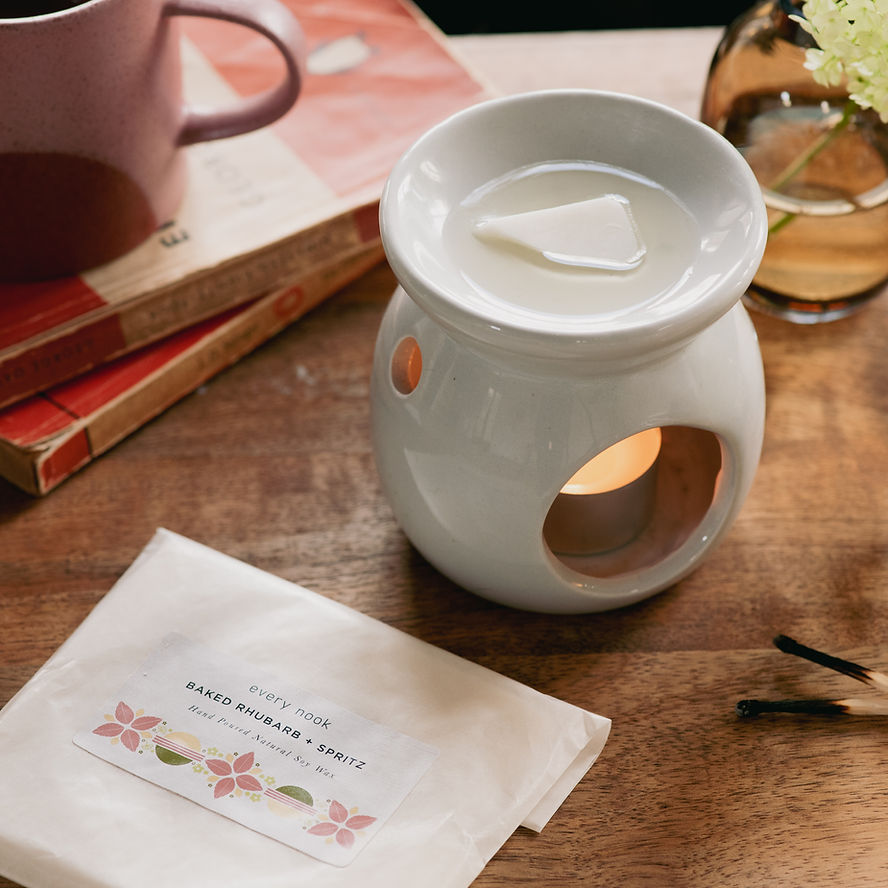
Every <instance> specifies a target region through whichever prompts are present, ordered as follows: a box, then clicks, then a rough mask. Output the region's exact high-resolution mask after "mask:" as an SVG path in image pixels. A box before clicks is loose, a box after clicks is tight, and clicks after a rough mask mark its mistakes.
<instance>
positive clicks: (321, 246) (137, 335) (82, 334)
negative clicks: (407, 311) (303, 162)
mask: <svg viewBox="0 0 888 888" xmlns="http://www.w3.org/2000/svg"><path fill="white" fill-rule="evenodd" d="M378 206H379V205H378V202H376V201H371V202H370V203H368V204H366V205H365V206H363V207H360V208H358V209H356V210H353V211H350V212H348V213H343V214H341V215H340V216H338V217H336V218H334V219H330V220H325V221H324V222H321V223H319V224H317V225H314V226H312V227H310V228H307V229H305V230H303V231H300V232H298V233H297V234H294V235H292V236H290V237H288V238H285V239H282V240H280V241H278V242H277V243H274V244H271V245H269V246H267V247H263V248H262V249H259V250H255V251H254V252H252V253H248V254H246V255H243V256H238V257H237V258H235V259H232V260H229V261H227V262H223V263H221V264H219V265H217V266H215V267H214V268H213V269H211V270H209V271H207V272H201V273H199V274H196V275H192V276H190V277H185V278H183V279H182V280H181V281H178V282H177V283H176V284H175V285H174V286H171V287H166V288H164V289H161V290H158V291H155V292H152V293H149V294H146V295H145V296H144V297H142V298H140V299H138V300H136V301H130V302H127V304H126V306H125V307H122V308H121V309H115V308H114V306H113V305H112V306H108V308H107V311H106V312H105V313H104V314H102V316H101V317H99V318H97V319H94V320H92V321H90V322H88V323H84V324H82V325H80V326H76V325H75V326H68V327H65V328H63V329H62V330H59V331H56V332H54V333H53V334H51V335H49V336H48V337H44V338H41V339H40V340H39V341H32V342H31V343H30V344H28V343H25V344H23V346H22V347H21V348H20V349H18V350H16V351H13V352H11V353H9V354H8V355H6V356H5V357H4V358H2V359H0V407H3V406H6V405H8V404H11V403H13V402H15V401H19V400H21V399H22V398H24V397H26V396H28V395H32V394H34V393H36V392H38V391H41V390H44V389H47V388H49V387H50V386H53V385H55V384H57V383H59V382H63V381H64V380H66V379H70V378H72V377H74V376H78V375H80V374H81V373H84V372H85V371H87V370H89V369H90V368H92V367H95V366H97V365H98V364H101V363H104V362H105V361H108V360H111V359H112V358H116V357H119V356H120V355H124V354H127V353H128V352H130V351H133V350H134V349H136V348H140V347H142V346H144V345H147V344H149V343H151V342H154V341H156V340H158V339H162V338H163V337H164V336H169V335H170V334H171V333H175V332H176V331H177V330H181V329H184V328H185V327H189V326H191V325H192V324H195V323H197V322H199V321H201V320H204V319H205V318H208V317H212V316H214V315H217V314H219V313H220V312H222V311H224V310H225V309H228V308H232V307H234V306H236V305H240V304H243V303H245V302H248V301H249V300H250V299H255V298H256V297H257V296H259V295H261V294H263V293H266V292H268V291H269V290H271V289H273V288H274V289H279V288H282V287H286V286H288V285H289V284H292V283H294V282H296V281H298V280H299V279H300V278H302V277H304V276H305V275H307V274H309V273H310V272H311V271H312V270H314V269H319V268H321V269H322V268H324V266H325V265H327V264H328V263H329V262H330V261H331V260H332V259H334V258H335V257H337V256H342V255H346V254H348V253H349V252H352V251H354V250H355V249H358V248H360V247H362V246H365V245H371V246H372V245H373V244H374V243H376V241H377V239H378V237H379V223H378V215H377V213H378Z"/></svg>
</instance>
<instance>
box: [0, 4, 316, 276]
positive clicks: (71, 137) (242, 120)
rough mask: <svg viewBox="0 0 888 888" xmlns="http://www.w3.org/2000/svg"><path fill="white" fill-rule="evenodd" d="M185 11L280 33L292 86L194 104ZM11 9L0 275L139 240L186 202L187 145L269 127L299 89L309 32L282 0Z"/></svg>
mask: <svg viewBox="0 0 888 888" xmlns="http://www.w3.org/2000/svg"><path fill="white" fill-rule="evenodd" d="M60 5H61V4H60ZM177 15H202V16H210V17H213V18H220V19H224V20H226V21H231V22H235V23H238V24H241V25H245V26H247V27H250V28H253V29H255V30H257V31H259V32H260V33H262V34H264V35H265V36H267V37H269V39H270V40H272V41H273V43H274V44H275V45H276V46H277V47H278V49H279V50H280V52H281V53H282V55H283V57H284V59H285V61H286V74H285V77H284V79H283V81H282V82H281V84H279V85H278V86H277V87H276V88H274V89H272V90H270V91H269V92H267V93H265V94H260V95H258V96H253V97H250V98H248V99H244V100H241V102H240V103H239V104H236V105H235V106H234V107H231V108H227V109H224V110H221V111H219V110H216V111H208V112H205V111H201V112H200V113H194V112H191V111H189V110H188V109H187V108H186V107H185V106H184V104H183V98H182V82H181V70H180V59H179V34H178V28H177V27H176V24H175V21H176V19H175V16H177ZM2 16H3V11H2V9H0V83H2V84H3V89H2V90H0V120H2V121H3V126H2V127H0V184H2V193H3V195H4V201H3V206H2V207H0V234H2V237H0V280H28V279H35V278H46V277H53V276H57V275H60V274H68V273H72V272H75V271H79V270H82V269H84V268H87V267H90V266H91V265H95V264H98V263H100V262H104V261H107V260H108V259H111V258H114V257H115V256H117V255H119V254H120V253H122V252H124V251H126V250H128V249H131V248H132V247H133V246H135V245H136V244H137V243H139V242H140V241H141V240H143V239H144V238H145V237H147V236H148V234H150V233H151V231H152V230H154V228H155V227H156V226H157V225H159V224H161V223H163V222H165V221H168V220H169V219H170V217H171V216H172V214H173V212H174V211H175V209H176V207H177V205H178V203H179V200H180V198H181V195H182V192H183V188H184V184H185V161H184V156H183V153H182V151H181V148H182V147H183V146H184V145H186V144H189V143H191V142H197V141H202V140H206V139H214V138H221V137H223V136H230V135H234V134H236V133H240V132H245V131H247V130H251V129H256V128H257V127H259V126H263V125H265V124H267V123H270V122H271V121H272V120H274V119H276V118H277V117H280V116H281V115H282V114H283V113H285V112H286V111H287V110H288V109H289V108H290V107H291V106H292V104H293V102H294V101H295V100H296V97H297V95H298V92H299V88H300V64H301V61H300V59H301V56H302V46H301V44H302V36H301V31H300V29H299V26H298V24H297V23H296V21H295V20H294V19H293V17H292V16H291V15H290V13H289V12H288V10H287V9H286V8H285V7H284V6H283V5H282V4H280V3H278V2H276V0H249V2H247V0H88V2H85V3H82V4H80V5H77V6H74V7H72V8H69V9H60V10H59V11H57V12H52V13H49V14H44V15H39V16H32V17H18V18H3V17H2Z"/></svg>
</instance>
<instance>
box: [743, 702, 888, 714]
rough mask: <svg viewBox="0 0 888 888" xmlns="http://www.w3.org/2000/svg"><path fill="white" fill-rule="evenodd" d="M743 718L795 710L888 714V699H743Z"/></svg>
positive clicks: (799, 711)
mask: <svg viewBox="0 0 888 888" xmlns="http://www.w3.org/2000/svg"><path fill="white" fill-rule="evenodd" d="M736 709H737V715H739V716H740V717H741V718H753V717H755V716H756V715H761V714H762V713H764V712H793V713H804V714H808V715H888V701H883V700H864V699H859V698H853V697H849V698H848V699H847V700H741V701H740V702H739V703H738V704H737V706H736Z"/></svg>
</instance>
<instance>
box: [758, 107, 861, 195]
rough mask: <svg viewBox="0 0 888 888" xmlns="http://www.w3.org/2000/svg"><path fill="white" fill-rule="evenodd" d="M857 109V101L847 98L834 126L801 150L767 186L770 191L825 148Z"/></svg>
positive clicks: (798, 170)
mask: <svg viewBox="0 0 888 888" xmlns="http://www.w3.org/2000/svg"><path fill="white" fill-rule="evenodd" d="M857 110H858V106H857V102H855V101H854V99H848V101H847V102H846V103H845V107H844V109H843V110H842V116H841V118H840V119H839V121H838V123H836V125H835V126H833V127H832V128H830V129H828V130H827V131H826V132H825V133H822V134H821V135H820V137H819V138H818V139H815V140H814V141H813V142H812V143H811V144H810V145H809V146H808V148H807V149H806V150H805V151H803V152H802V153H801V154H800V155H799V156H798V157H797V158H796V159H795V160H794V161H793V162H792V163H791V164H790V165H789V166H788V167H786V169H784V170H783V172H782V173H781V174H780V175H779V176H778V177H777V178H776V179H775V180H774V181H773V182H772V183H771V185H770V186H769V187H770V189H771V191H779V190H780V189H781V188H783V186H784V185H786V183H787V182H789V180H790V179H793V178H795V176H797V175H798V174H799V173H800V172H801V171H802V170H803V169H804V168H805V167H806V166H807V165H808V164H809V163H810V162H811V161H812V160H814V158H815V157H816V156H817V155H818V154H820V152H821V151H823V149H824V148H826V146H827V145H829V143H830V142H831V141H832V140H833V139H835V138H836V136H838V135H839V133H841V132H842V131H843V130H844V129H845V128H846V127H847V126H848V124H849V123H850V122H851V118H852V117H853V116H854V112H855V111H857Z"/></svg>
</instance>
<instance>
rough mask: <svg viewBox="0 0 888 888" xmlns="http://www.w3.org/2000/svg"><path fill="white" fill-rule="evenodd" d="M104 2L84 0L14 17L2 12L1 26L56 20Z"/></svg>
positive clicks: (0, 16)
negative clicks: (50, 10) (51, 10)
mask: <svg viewBox="0 0 888 888" xmlns="http://www.w3.org/2000/svg"><path fill="white" fill-rule="evenodd" d="M103 2H104V0H82V2H80V3H77V4H76V5H75V6H68V7H66V8H65V9H56V10H54V11H53V12H41V13H39V14H38V15H18V16H15V17H13V18H10V17H9V16H4V15H3V14H2V13H0V27H10V26H14V25H18V24H34V23H39V22H44V21H55V20H57V19H60V18H65V17H66V16H69V15H73V14H76V13H78V12H81V11H82V10H83V9H84V7H87V6H98V4H100V3H103Z"/></svg>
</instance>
